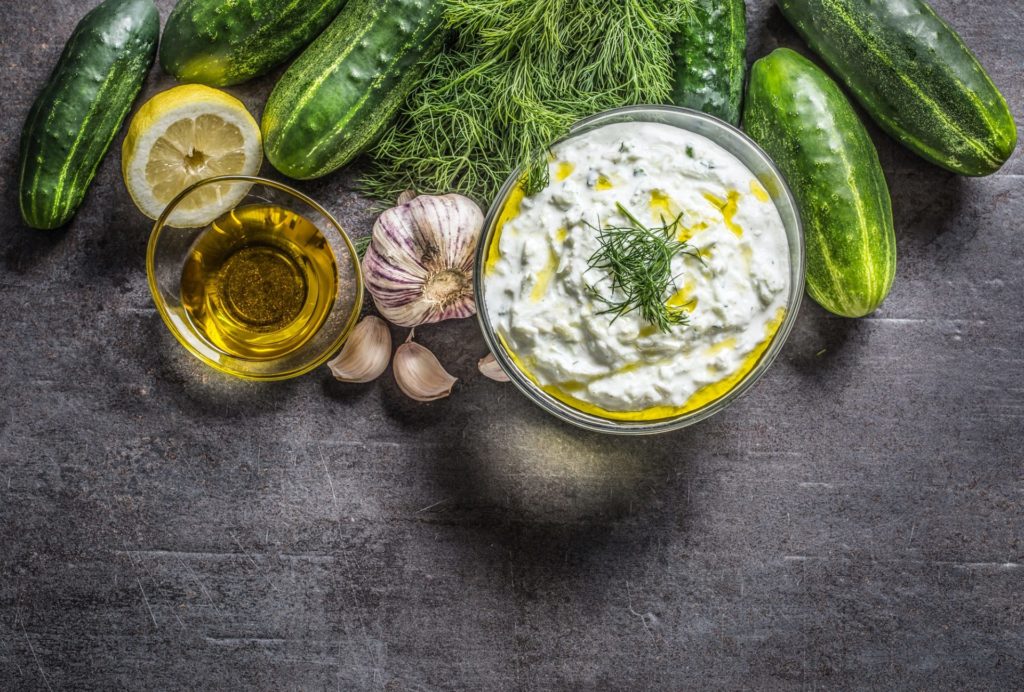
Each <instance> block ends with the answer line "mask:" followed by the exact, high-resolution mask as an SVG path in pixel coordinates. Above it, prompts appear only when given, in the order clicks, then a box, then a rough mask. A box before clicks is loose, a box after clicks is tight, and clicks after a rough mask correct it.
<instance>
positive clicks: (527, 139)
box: [361, 0, 691, 206]
mask: <svg viewBox="0 0 1024 692" xmlns="http://www.w3.org/2000/svg"><path fill="white" fill-rule="evenodd" d="M446 2H447V5H448V8H447V12H446V15H445V16H446V21H447V24H448V27H449V29H451V30H452V33H453V36H454V38H453V40H452V42H451V44H450V45H449V46H448V48H447V49H446V50H445V51H443V52H442V53H441V54H440V55H438V56H436V57H435V58H433V59H432V61H431V62H430V64H429V66H428V69H427V73H426V76H425V77H424V79H423V81H422V82H421V84H420V86H419V87H418V88H417V90H416V91H415V92H414V93H413V94H412V95H411V96H410V98H409V99H408V101H407V102H406V104H405V105H404V107H403V110H402V111H401V114H400V116H399V118H398V119H397V120H396V122H395V124H394V126H393V127H390V128H388V129H387V131H385V133H384V135H383V136H382V137H381V139H380V140H379V142H378V143H377V144H376V145H375V146H374V147H373V149H371V150H370V152H369V156H370V158H371V160H372V166H371V168H370V169H369V171H368V173H367V174H366V175H365V176H364V178H363V179H362V181H361V183H362V187H363V190H364V191H365V192H367V193H368V194H369V195H370V196H372V197H374V198H375V199H378V200H393V199H395V197H396V196H397V195H398V194H399V193H400V192H402V191H403V190H405V189H408V188H410V187H413V188H415V189H416V190H419V191H420V192H423V193H427V194H444V193H448V192H460V193H462V194H464V195H468V196H470V197H473V198H475V199H476V200H477V201H478V202H481V203H482V204H484V205H485V206H486V205H488V204H490V202H491V201H492V200H493V199H494V196H495V195H496V194H497V191H498V189H499V188H500V187H501V185H502V183H504V182H505V180H506V178H508V176H509V175H511V174H512V171H514V170H515V169H516V168H518V167H520V166H522V167H523V168H524V170H525V171H526V174H525V176H524V180H523V181H522V184H523V186H524V188H525V190H526V192H527V193H528V194H529V193H532V192H537V191H539V190H540V189H543V187H544V186H545V185H546V184H547V180H546V175H547V160H546V159H545V158H543V156H544V154H546V148H547V147H548V146H549V145H550V144H551V143H552V142H554V141H555V140H556V139H558V138H560V137H562V136H563V135H564V134H566V132H567V131H568V129H569V127H570V125H572V124H573V123H574V122H576V121H577V120H579V119H580V118H582V117H585V116H588V115H592V114H594V113H597V112H599V111H603V110H607V109H609V108H614V107H617V106H626V105H631V104H643V103H668V100H669V97H670V94H671V85H672V53H671V38H672V35H673V33H674V32H675V31H676V30H677V29H678V27H679V26H680V23H681V22H682V21H684V20H685V18H686V17H688V16H689V15H690V11H691V0H446Z"/></svg>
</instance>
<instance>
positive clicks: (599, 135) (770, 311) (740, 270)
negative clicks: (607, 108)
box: [483, 123, 791, 421]
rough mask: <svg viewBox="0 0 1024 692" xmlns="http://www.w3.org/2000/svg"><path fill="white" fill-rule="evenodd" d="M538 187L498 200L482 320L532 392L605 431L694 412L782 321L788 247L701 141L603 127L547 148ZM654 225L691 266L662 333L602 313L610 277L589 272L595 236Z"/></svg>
mask: <svg viewBox="0 0 1024 692" xmlns="http://www.w3.org/2000/svg"><path fill="white" fill-rule="evenodd" d="M552 154H553V156H552V159H551V162H550V164H549V172H550V180H551V182H550V183H549V185H548V187H547V188H546V189H545V190H543V191H541V192H540V193H538V194H537V195H534V196H533V197H526V196H525V195H524V193H523V191H522V190H521V189H519V188H515V189H513V191H512V193H511V194H510V195H509V198H508V200H507V201H506V203H505V205H504V207H503V209H502V212H501V214H500V216H499V219H498V222H497V228H496V230H495V233H494V235H493V237H492V239H491V242H490V246H489V247H488V248H487V255H486V261H485V266H484V277H483V281H484V291H485V298H486V301H487V305H488V314H489V316H490V319H491V321H492V323H493V325H494V327H495V331H496V333H497V335H498V338H499V340H500V341H501V343H502V345H503V347H504V349H505V351H506V352H507V353H508V355H509V357H510V358H511V359H512V360H513V362H514V363H515V364H516V366H517V367H518V368H519V370H520V371H521V372H522V373H523V374H524V375H525V376H526V377H528V378H529V379H530V380H531V381H532V382H533V383H534V384H535V385H536V386H537V387H539V388H540V389H541V390H543V391H544V392H546V393H547V394H549V395H550V396H552V397H554V398H555V399H557V400H559V401H561V402H563V403H565V404H566V405H568V406H570V407H572V408H574V409H576V410H578V411H581V412H583V413H587V414H591V415H594V416H598V417H601V418H605V419H609V420H624V421H652V420H660V419H664V418H671V417H676V416H678V415H681V414H684V413H689V412H692V411H696V410H698V409H700V408H703V407H704V406H707V405H708V404H711V403H713V402H714V401H716V400H718V399H720V398H721V397H722V396H724V395H725V394H727V393H728V392H730V391H731V390H732V389H734V388H735V387H736V386H738V385H739V384H740V383H741V382H742V381H743V380H744V379H745V378H746V377H747V375H749V374H750V372H751V371H752V370H753V369H754V368H755V367H756V366H757V364H758V363H759V362H760V360H761V358H762V357H763V356H764V353H765V352H766V351H767V349H768V347H769V346H770V344H771V343H772V341H773V339H774V337H775V335H776V333H777V332H778V330H779V328H780V326H781V324H782V322H783V319H784V317H785V315H786V309H785V306H786V303H787V300H788V297H789V290H790V269H791V268H790V265H789V245H788V241H787V238H786V233H785V228H784V226H783V224H782V220H781V217H780V216H779V213H778V211H777V209H776V208H775V205H774V204H773V203H772V201H771V197H770V196H769V194H768V192H767V191H766V190H765V189H764V186H762V185H761V183H760V182H759V181H758V180H757V179H756V177H755V176H754V174H753V173H751V172H750V171H749V170H748V169H747V168H746V167H745V166H743V164H742V163H740V162H739V160H738V159H736V158H735V157H734V156H732V155H731V154H729V153H728V152H727V151H725V150H724V149H722V148H721V147H719V146H718V145H716V144H714V143H713V142H711V141H710V140H708V139H706V138H704V137H702V136H700V135H696V134H694V133H690V132H686V131H684V130H682V129H679V128H674V127H670V126H667V125H660V124H655V123H620V124H615V125H606V126H604V127H601V128H598V129H596V130H592V131H590V132H588V133H585V134H583V135H580V136H577V137H574V138H571V139H569V140H567V141H565V142H562V143H561V144H559V145H557V146H556V147H555V148H554V149H553V151H552ZM623 208H628V209H629V211H630V212H631V215H632V214H635V215H636V217H638V218H639V220H640V222H642V223H643V224H644V225H648V224H649V225H650V226H651V227H652V228H662V227H666V226H667V224H669V223H670V222H671V221H672V219H676V218H679V219H680V221H679V223H678V225H677V228H678V237H677V239H678V241H679V242H682V243H687V244H688V245H690V246H693V247H694V248H696V249H697V250H698V251H699V254H697V253H694V254H693V255H680V256H677V257H675V258H673V260H672V262H673V264H672V270H673V277H674V280H673V282H672V284H671V285H670V287H669V290H667V291H666V294H665V296H664V300H665V304H666V305H667V306H670V307H673V308H676V309H678V308H682V309H684V310H686V311H687V313H688V319H687V320H686V323H685V324H678V325H674V326H672V327H671V328H670V329H667V330H665V331H663V330H661V329H658V328H657V327H654V326H653V325H650V324H648V323H646V322H645V321H644V320H643V319H641V318H640V315H639V313H638V312H631V313H627V314H621V315H609V314H602V311H603V310H605V309H606V305H607V301H605V302H602V299H601V297H600V296H599V295H595V290H596V291H607V290H608V289H609V286H610V278H609V277H608V276H607V272H602V271H601V270H599V269H595V268H594V267H592V266H590V265H589V263H588V260H589V259H590V258H591V257H592V256H593V254H594V252H595V251H596V250H597V248H598V247H599V245H598V239H597V237H598V236H599V235H600V234H599V233H598V232H597V231H596V230H595V228H600V227H602V226H604V227H606V226H608V225H614V226H619V225H622V224H624V223H627V222H628V221H629V220H628V219H624V218H622V214H621V213H618V212H617V211H616V210H617V209H619V210H621V209H623Z"/></svg>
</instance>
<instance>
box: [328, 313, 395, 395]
mask: <svg viewBox="0 0 1024 692" xmlns="http://www.w3.org/2000/svg"><path fill="white" fill-rule="evenodd" d="M390 360H391V330H389V329H388V325H387V323H385V322H384V320H382V319H381V318H379V317H374V316H373V315H370V316H369V317H364V318H363V319H362V320H361V321H360V322H359V324H357V325H356V327H355V329H353V330H352V334H351V335H349V337H348V341H346V342H345V347H344V348H343V349H341V353H339V354H338V357H337V358H335V359H334V360H332V361H331V362H330V363H328V364H327V366H328V367H329V368H330V369H331V373H333V375H334V376H335V377H336V378H337V379H339V380H341V381H342V382H370V381H371V380H375V379H377V378H378V377H380V376H381V374H383V372H384V371H385V370H387V367H388V362H389V361H390Z"/></svg>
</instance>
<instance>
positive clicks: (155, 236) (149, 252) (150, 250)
mask: <svg viewBox="0 0 1024 692" xmlns="http://www.w3.org/2000/svg"><path fill="white" fill-rule="evenodd" d="M218 182H239V183H251V184H252V185H253V186H255V185H265V186H267V187H271V188H274V189H275V190H278V191H280V192H283V193H285V194H287V195H291V196H292V197H294V198H295V199H297V200H299V201H300V202H302V203H304V204H307V205H309V206H310V207H311V208H312V209H314V210H315V211H316V212H317V213H319V214H321V215H322V216H323V217H324V218H325V219H327V221H328V222H329V223H330V224H331V225H332V226H334V228H335V229H336V230H337V231H338V233H339V234H340V235H341V238H342V239H343V240H344V241H345V245H346V246H347V247H348V251H349V258H350V259H351V260H352V266H353V271H354V272H355V299H354V302H353V307H352V311H351V314H350V315H349V316H348V319H347V320H346V321H345V325H344V327H343V328H342V330H341V331H340V332H339V334H338V336H337V337H336V338H334V339H333V340H332V341H331V343H330V345H329V346H328V347H326V348H325V349H324V350H323V352H322V353H320V354H318V355H317V357H316V358H315V359H311V360H310V361H308V362H306V363H304V364H303V365H302V366H301V367H295V368H291V369H289V370H286V371H282V372H277V373H271V374H262V375H253V374H251V373H246V372H240V371H235V370H230V369H228V368H225V367H224V365H223V364H221V363H217V362H214V361H213V360H212V359H210V358H208V357H207V356H206V355H205V354H203V353H202V352H201V351H199V350H197V349H196V348H195V347H194V346H193V345H192V344H191V343H190V342H189V341H188V339H186V338H185V337H184V335H182V334H181V333H180V332H179V330H178V328H177V327H176V326H175V324H174V322H173V320H172V319H171V316H170V314H168V311H167V305H166V304H165V302H164V299H163V297H162V296H161V293H160V288H159V287H158V286H157V280H156V250H157V243H158V241H159V239H160V234H161V233H163V232H164V230H165V229H170V230H173V231H187V230H190V229H187V228H176V227H171V226H168V225H167V223H166V221H167V217H168V216H170V214H171V212H172V211H173V210H174V208H175V207H176V206H177V205H178V203H179V202H181V200H183V199H184V198H185V197H187V196H188V195H190V194H192V192H193V191H195V190H196V189H197V188H200V187H202V186H204V185H210V184H214V183H218ZM246 194H248V193H246ZM236 208H237V205H236ZM335 260H336V261H338V260H337V258H335ZM146 280H147V283H148V284H149V292H150V294H151V295H152V297H153V303H154V304H155V305H156V308H157V311H158V312H159V313H160V318H161V319H162V320H163V322H164V325H166V327H167V329H168V330H169V331H170V332H171V334H173V335H174V338H175V339H176V340H177V341H178V343H180V344H181V345H182V346H184V347H185V350H187V351H188V352H189V353H191V354H192V355H193V356H195V357H196V358H198V359H199V360H201V361H202V362H203V363H204V364H206V365H208V366H210V367H211V368H213V369H214V370H216V371H217V372H222V373H225V374H228V375H231V376H232V377H237V378H239V379H243V380H250V381H256V382H274V381H279V380H288V379H291V378H293V377H299V376H301V375H305V374H306V373H308V372H310V371H312V370H315V369H316V368H318V367H320V366H321V365H323V364H324V363H326V362H327V361H328V360H330V359H331V356H333V355H334V354H335V353H337V351H338V349H340V348H341V346H342V345H343V344H344V343H345V340H346V339H347V338H348V337H349V335H350V334H351V333H352V330H353V329H354V328H355V326H356V322H357V321H358V319H359V315H360V313H361V312H362V308H363V299H364V296H363V290H364V289H363V272H362V268H361V267H360V265H359V260H358V254H357V252H356V248H355V245H354V244H353V243H352V239H351V238H350V237H349V235H348V233H347V232H346V231H345V229H344V228H343V227H342V225H341V224H340V223H339V222H338V220H337V219H336V218H334V215H333V214H331V213H330V212H328V211H327V210H326V209H324V208H323V206H321V205H320V204H319V203H318V202H316V200H314V199H312V198H310V197H309V196H307V195H306V194H304V193H302V192H300V191H298V190H296V189H295V188H293V187H291V186H289V185H286V184H284V183H281V182H278V181H276V180H271V179H269V178H261V177H259V176H254V175H218V176H214V177H212V178H204V179H203V180H200V181H198V182H195V183H193V184H192V185H189V186H188V187H187V188H185V189H184V190H182V191H181V192H180V193H178V195H176V196H175V197H174V199H172V200H171V201H170V202H169V203H168V204H167V206H166V207H164V210H163V212H162V213H161V214H160V218H158V219H157V220H156V221H155V222H154V223H153V230H152V232H151V233H150V235H149V243H148V245H147V246H146Z"/></svg>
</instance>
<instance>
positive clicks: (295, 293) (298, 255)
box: [146, 176, 363, 380]
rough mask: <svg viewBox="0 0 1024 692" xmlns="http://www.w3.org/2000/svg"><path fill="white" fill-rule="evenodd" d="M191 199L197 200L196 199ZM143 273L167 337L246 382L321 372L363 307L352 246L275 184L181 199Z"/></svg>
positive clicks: (211, 186)
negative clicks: (200, 222)
mask: <svg viewBox="0 0 1024 692" xmlns="http://www.w3.org/2000/svg"><path fill="white" fill-rule="evenodd" d="M234 186H243V187H244V189H245V190H246V192H245V194H244V197H243V198H242V200H241V201H240V202H239V203H238V204H237V205H236V206H235V207H234V208H232V209H231V210H229V211H227V212H225V213H223V214H221V215H220V216H218V217H217V218H215V219H212V220H211V221H210V222H209V223H207V224H206V225H204V226H202V227H198V228H175V227H172V226H170V225H169V224H167V219H168V217H169V216H170V215H171V213H172V212H173V211H174V209H175V208H176V207H177V206H178V205H189V204H190V203H191V204H195V203H196V201H197V200H202V199H209V198H210V197H211V196H213V195H215V196H216V197H224V198H227V197H230V196H232V195H231V193H232V192H234V193H236V194H237V193H240V192H241V191H240V190H232V189H231V188H232V187H234ZM193 196H195V197H193ZM146 272H147V275H148V277H149V287H150V290H151V291H152V293H153V300H154V301H155V302H156V306H157V309H158V310H159V311H160V315H161V316H162V317H163V320H164V322H165V323H166V324H167V326H168V328H169V329H170V330H171V333H172V334H174V336H175V337H176V338H177V339H178V341H179V342H181V344H182V345H183V346H184V347H185V348H186V349H188V350H189V351H190V352H191V353H192V354H193V355H195V356H196V357H197V358H199V359H200V360H201V361H203V362H204V363H206V364H207V365H210V366H212V367H213V368H215V369H217V370H220V371H221V372H224V373H227V374H229V375H234V376H236V377H241V378H245V379H251V380H283V379H287V378H290V377H297V376H298V375H302V374H304V373H307V372H309V371H310V370H312V369H314V368H316V367H317V366H319V365H322V364H323V363H324V362H326V361H327V360H328V359H329V358H330V357H331V356H332V355H333V354H334V353H335V352H336V351H337V350H338V349H339V348H340V347H341V345H342V344H343V343H344V341H345V339H346V338H347V337H348V335H349V332H351V330H352V328H353V327H354V326H355V323H356V320H357V318H358V316H359V311H360V309H361V308H362V303H363V283H362V275H361V273H360V270H359V260H358V257H357V255H356V250H355V248H354V247H353V245H352V241H351V240H350V239H349V237H348V235H347V234H346V233H345V231H344V230H343V229H342V227H341V225H340V224H339V223H338V222H337V220H335V219H334V217H333V216H331V215H330V214H329V213H328V212H327V211H326V210H324V208H323V207H321V206H320V205H319V204H317V203H316V202H314V201H313V200H312V199H310V198H309V197H307V196H306V195H304V194H302V193H301V192H299V191H298V190H295V189H293V188H290V187H288V186H287V185H283V184H281V183H278V182H276V181H273V180H267V179H264V178H254V177H249V176H220V177H216V178H209V179H207V180H203V181H201V182H199V183H197V184H195V185H193V186H192V187H190V188H188V189H186V190H185V191H183V192H182V193H181V194H180V195H178V196H177V197H176V198H175V199H174V200H173V201H172V202H171V203H170V204H169V205H168V206H167V209H165V210H164V213H163V214H162V215H161V217H160V218H159V219H158V220H157V222H156V225H155V226H154V228H153V233H152V235H151V236H150V239H149V248H148V251H147V255H146Z"/></svg>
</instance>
